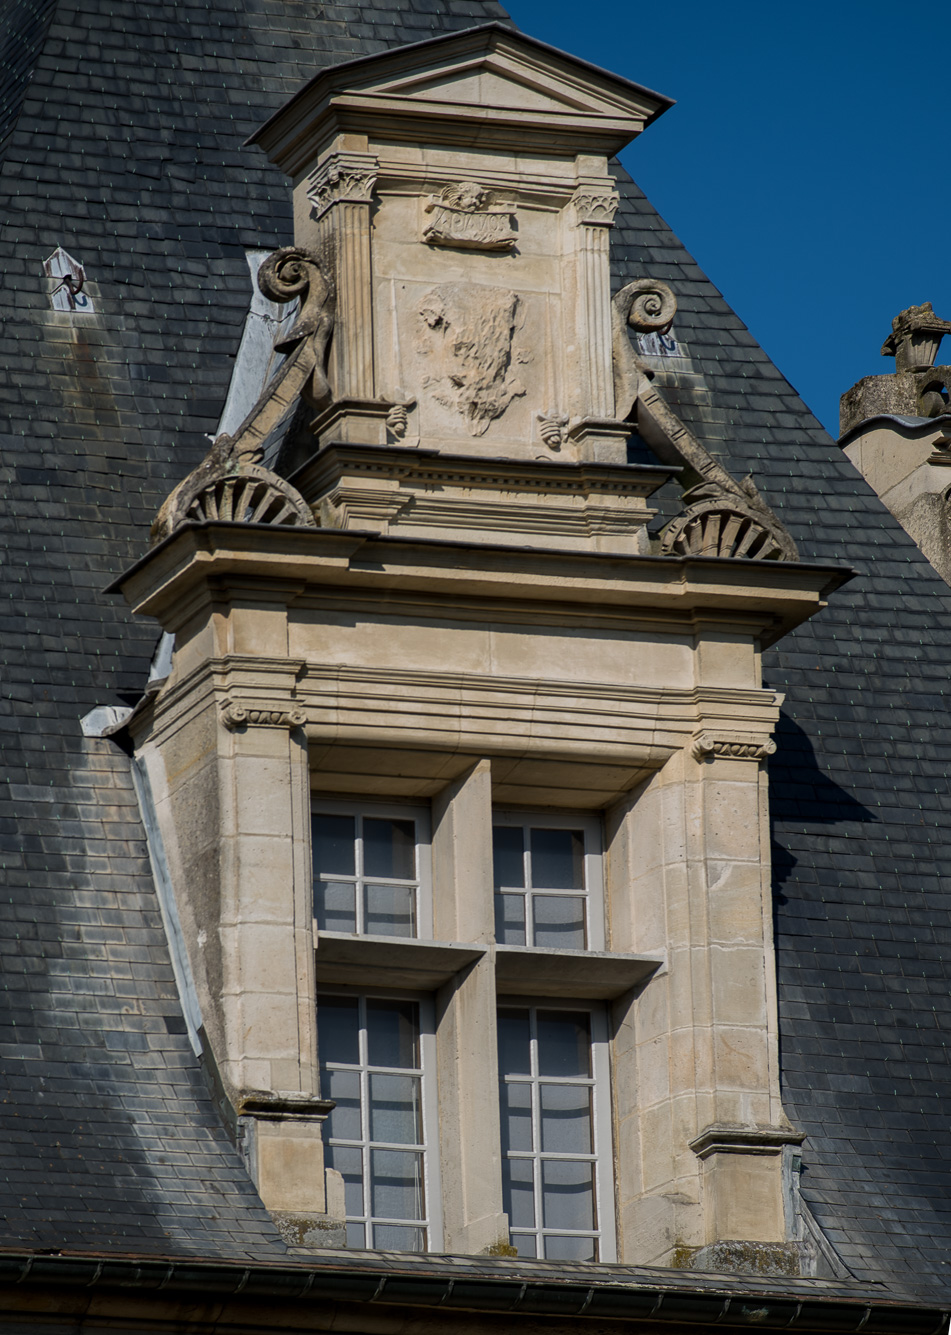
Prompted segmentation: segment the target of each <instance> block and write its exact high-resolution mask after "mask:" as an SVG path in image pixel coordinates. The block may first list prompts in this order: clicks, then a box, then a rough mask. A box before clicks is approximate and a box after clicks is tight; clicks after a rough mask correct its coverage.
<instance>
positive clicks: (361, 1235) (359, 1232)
mask: <svg viewBox="0 0 951 1335" xmlns="http://www.w3.org/2000/svg"><path fill="white" fill-rule="evenodd" d="M366 1245H367V1237H366V1229H365V1228H364V1226H363V1224H348V1225H347V1246H348V1247H365V1246H366Z"/></svg>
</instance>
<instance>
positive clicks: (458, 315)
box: [415, 282, 525, 436]
mask: <svg viewBox="0 0 951 1335" xmlns="http://www.w3.org/2000/svg"><path fill="white" fill-rule="evenodd" d="M519 305H520V299H519V296H518V293H516V292H513V291H511V290H510V289H507V288H489V287H481V286H478V285H477V284H475V283H461V282H460V283H442V284H440V285H439V286H437V287H433V288H431V289H430V290H429V292H427V293H426V295H425V296H424V297H423V300H422V301H421V302H420V305H419V310H418V334H417V338H416V344H415V350H416V353H417V355H418V357H419V358H420V361H421V363H422V377H421V384H422V386H423V388H424V389H426V390H428V391H429V392H430V393H431V394H432V396H433V398H435V399H436V401H437V402H438V403H441V404H442V405H443V406H444V407H447V408H450V409H452V410H453V411H454V412H456V413H458V414H459V415H460V416H461V417H462V418H463V420H464V422H465V425H466V430H467V431H468V432H469V434H470V435H471V436H481V435H483V434H484V433H485V432H486V430H487V429H488V427H489V424H490V422H492V421H494V419H495V418H497V417H501V416H502V414H503V413H504V412H505V410H506V408H508V406H509V404H510V403H511V402H512V400H513V399H515V398H521V397H522V396H523V395H524V394H525V386H524V385H523V383H522V381H521V380H520V379H519V377H518V375H517V373H516V371H515V368H514V367H513V364H512V362H513V357H512V341H513V338H514V335H515V331H516V326H517V320H518V311H519Z"/></svg>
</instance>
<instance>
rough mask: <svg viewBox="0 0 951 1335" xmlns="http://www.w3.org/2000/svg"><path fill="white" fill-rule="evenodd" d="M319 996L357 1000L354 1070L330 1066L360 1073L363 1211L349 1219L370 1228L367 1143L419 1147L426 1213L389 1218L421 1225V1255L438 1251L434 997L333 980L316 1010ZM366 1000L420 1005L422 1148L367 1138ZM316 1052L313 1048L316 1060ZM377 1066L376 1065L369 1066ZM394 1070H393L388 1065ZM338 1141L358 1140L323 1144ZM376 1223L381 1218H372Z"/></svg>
mask: <svg viewBox="0 0 951 1335" xmlns="http://www.w3.org/2000/svg"><path fill="white" fill-rule="evenodd" d="M322 996H341V997H355V998H357V1000H358V1001H360V1002H361V1003H362V1007H361V1016H362V1021H361V1025H360V1064H359V1067H357V1068H354V1067H353V1066H350V1065H343V1064H336V1065H335V1066H334V1067H333V1068H332V1069H336V1070H345V1071H352V1070H354V1069H358V1070H359V1072H360V1118H361V1131H362V1137H361V1140H360V1142H359V1148H360V1149H361V1150H362V1155H363V1173H364V1177H363V1205H364V1212H363V1215H362V1216H361V1217H360V1219H356V1218H355V1217H353V1218H351V1217H350V1216H347V1222H348V1223H351V1222H353V1223H362V1224H363V1225H364V1229H365V1234H364V1236H366V1230H369V1229H371V1228H372V1224H371V1221H372V1220H373V1215H372V1213H371V1211H370V1208H369V1207H370V1171H369V1168H370V1159H369V1153H370V1147H371V1145H372V1146H373V1147H374V1148H383V1149H388V1148H394V1149H397V1150H400V1149H407V1148H412V1149H419V1150H421V1153H422V1156H423V1197H424V1205H425V1211H426V1217H425V1220H423V1221H418V1220H413V1221H408V1220H392V1221H386V1222H392V1223H395V1224H399V1225H401V1226H407V1227H412V1226H416V1227H421V1228H424V1229H425V1230H426V1242H427V1246H426V1253H427V1254H428V1253H432V1252H439V1251H441V1250H442V1236H443V1225H442V1194H441V1186H440V1180H439V1104H438V1097H439V1091H438V1082H437V1071H436V1026H435V1019H436V1015H435V1006H434V1004H433V998H432V996H431V995H428V994H427V993H424V992H404V991H400V990H398V989H378V988H362V987H349V986H346V985H343V984H339V985H338V984H333V985H328V986H321V987H318V990H317V1009H318V1011H319V1009H320V998H321V997H322ZM368 1001H412V1002H415V1003H416V1004H417V1005H418V1006H419V1060H420V1064H419V1067H418V1068H417V1069H418V1072H419V1076H420V1091H421V1102H422V1114H423V1141H422V1145H421V1146H413V1147H408V1146H404V1145H395V1146H392V1147H391V1146H390V1145H389V1144H384V1143H382V1142H381V1143H380V1144H379V1145H377V1143H376V1142H372V1141H371V1140H370V1139H369V1095H368V1087H369V1081H368V1078H367V1077H368V1071H369V1067H368V1062H367V1059H366V1024H365V1017H366V1009H365V1008H366V1003H367V1002H368ZM319 1056H320V1054H319V1052H318V1058H319ZM325 1069H327V1068H326V1067H325V1065H324V1063H322V1062H321V1064H320V1071H321V1075H322V1074H323V1071H324V1070H325ZM374 1069H376V1068H374ZM393 1069H394V1071H396V1068H393ZM396 1073H397V1074H405V1072H403V1071H396ZM337 1143H339V1144H341V1145H344V1146H347V1147H350V1148H357V1142H355V1141H350V1140H339V1141H337V1140H332V1139H331V1138H330V1137H329V1135H328V1136H327V1138H326V1140H325V1144H326V1145H327V1146H330V1145H333V1144H337ZM376 1222H380V1221H379V1220H377V1221H376ZM365 1250H368V1251H378V1250H380V1249H379V1248H376V1247H374V1246H373V1244H372V1243H367V1244H366V1247H365Z"/></svg>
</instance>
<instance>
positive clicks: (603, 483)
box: [294, 445, 671, 554]
mask: <svg viewBox="0 0 951 1335" xmlns="http://www.w3.org/2000/svg"><path fill="white" fill-rule="evenodd" d="M670 475H671V470H669V469H666V468H662V467H660V466H658V467H651V466H641V467H632V466H630V465H628V466H626V467H618V466H615V465H610V464H569V465H565V464H561V463H555V462H551V463H549V462H541V461H532V462H530V463H522V462H519V461H517V460H512V459H492V460H488V459H485V460H483V459H478V458H473V457H472V456H471V455H461V454H460V455H452V454H440V453H438V452H437V451H435V450H422V449H407V448H405V447H404V448H399V447H397V448H394V447H393V446H387V447H382V446H368V445H331V446H328V448H327V449H325V450H321V451H320V453H319V454H317V455H315V456H314V458H313V459H312V460H311V461H310V463H308V464H306V465H305V466H304V467H303V468H302V469H301V470H300V471H299V472H298V473H296V474H295V476H294V485H295V486H296V487H297V488H298V489H299V491H300V494H301V496H302V497H304V499H305V500H306V501H307V502H308V503H309V504H310V505H312V506H313V507H314V510H315V513H316V514H318V515H319V518H320V523H321V526H322V527H323V528H341V529H377V530H379V531H380V532H381V533H390V534H394V535H398V536H400V537H408V538H427V537H429V538H453V539H460V540H466V541H472V542H504V543H513V544H516V545H518V546H524V545H525V544H526V543H528V544H531V545H534V546H539V547H557V548H571V549H574V550H579V551H590V550H595V551H598V550H607V551H615V552H626V553H637V552H640V553H642V554H647V553H648V552H649V550H650V544H649V539H648V536H647V529H646V525H647V524H648V523H649V521H650V520H651V519H652V518H653V516H654V514H655V513H656V512H655V511H654V510H653V509H651V508H650V507H649V506H648V505H647V500H648V498H649V496H650V495H651V493H652V492H653V491H655V490H656V489H657V488H658V487H660V486H662V485H663V483H664V482H666V481H667V479H668V478H669V477H670Z"/></svg>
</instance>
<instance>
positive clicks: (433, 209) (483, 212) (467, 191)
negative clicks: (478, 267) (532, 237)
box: [422, 181, 517, 250]
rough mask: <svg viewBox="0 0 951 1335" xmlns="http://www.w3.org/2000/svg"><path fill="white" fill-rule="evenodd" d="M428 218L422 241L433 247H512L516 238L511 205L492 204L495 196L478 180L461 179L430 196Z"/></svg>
mask: <svg viewBox="0 0 951 1335" xmlns="http://www.w3.org/2000/svg"><path fill="white" fill-rule="evenodd" d="M425 212H426V213H427V214H428V215H429V221H428V222H427V223H426V224H425V225H424V227H423V235H422V240H423V241H425V242H426V243H427V244H428V245H430V246H455V247H457V248H458V249H460V250H511V249H512V247H513V246H514V245H515V241H516V236H517V232H516V226H517V224H516V220H515V214H514V212H513V211H512V208H511V207H510V206H502V207H498V206H496V207H493V195H492V192H491V191H489V190H486V189H484V188H483V187H482V186H481V185H478V184H477V183H476V182H475V181H458V182H455V183H454V184H452V185H447V186H444V187H443V189H442V190H441V191H440V192H439V194H438V195H430V197H429V200H428V201H427V203H426V205H425Z"/></svg>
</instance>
